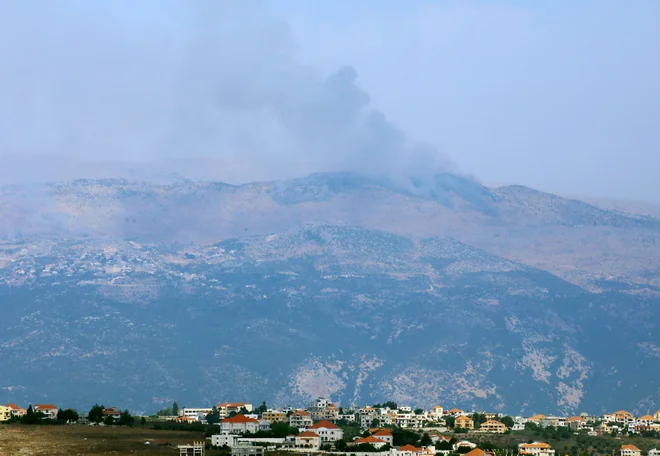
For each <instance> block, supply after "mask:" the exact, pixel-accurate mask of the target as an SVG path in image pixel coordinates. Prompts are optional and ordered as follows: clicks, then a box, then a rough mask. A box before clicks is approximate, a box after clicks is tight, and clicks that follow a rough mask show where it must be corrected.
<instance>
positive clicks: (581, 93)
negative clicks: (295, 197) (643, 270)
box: [0, 0, 660, 201]
mask: <svg viewBox="0 0 660 456" xmlns="http://www.w3.org/2000/svg"><path fill="white" fill-rule="evenodd" d="M658 23H660V2H657V1H653V0H648V1H645V0H627V1H625V2H623V1H609V0H598V1H588V0H584V1H562V0H557V1H552V2H529V1H514V0H510V1H507V0H501V1H494V0H493V1H470V0H463V1H458V0H455V1H451V0H450V1H445V0H407V1H405V2H403V1H395V0H363V1H361V2H337V1H332V0H317V1H314V2H311V1H303V0H263V1H250V0H247V1H241V2H220V1H213V0H189V1H185V0H181V1H178V0H143V1H141V2H129V1H127V0H115V1H110V0H106V1H101V0H99V1H97V2H85V1H83V0H59V1H56V0H44V1H36V0H26V1H24V2H2V3H1V4H0V52H2V53H3V56H5V57H4V58H3V60H4V61H5V62H6V64H3V71H2V72H0V99H2V100H3V103H2V104H0V156H8V155H9V156H12V157H13V158H14V159H15V157H16V156H22V157H32V156H34V155H37V156H44V155H45V156H48V157H51V158H52V157H70V156H73V157H78V158H79V159H84V160H88V161H92V162H93V161H99V160H100V161H106V162H107V161H146V162H148V161H153V160H161V161H162V160H178V163H180V162H181V160H184V161H190V162H191V163H192V162H193V159H198V158H200V157H201V158H204V159H211V160H213V161H212V162H209V161H206V162H204V163H207V164H208V163H214V164H215V165H213V166H218V167H220V168H222V170H224V174H223V173H220V174H221V176H220V177H224V176H227V175H228V177H230V178H231V179H233V180H236V181H248V180H261V179H276V178H284V177H292V176H296V175H301V174H306V173H309V172H315V171H339V170H351V171H368V172H375V173H401V174H407V175H410V174H414V175H424V174H433V173H436V172H440V171H446V170H449V171H452V172H461V173H465V174H468V175H472V176H474V177H475V178H476V179H478V180H480V181H482V182H484V183H487V184H493V185H495V184H522V185H528V186H531V187H535V188H538V189H541V190H546V191H552V192H556V193H561V194H567V195H575V196H604V197H616V198H622V199H635V200H647V201H660V184H659V183H658V182H660V180H659V179H658V178H657V174H658V170H660V27H657V24H658ZM3 154H4V155H3ZM4 161H5V176H6V175H7V174H8V173H7V170H8V169H9V168H10V167H15V169H11V171H12V172H11V173H10V174H11V175H12V176H29V175H30V173H34V174H36V173H37V171H36V167H37V165H35V164H34V162H35V161H34V160H28V165H25V161H23V164H21V165H20V166H19V165H17V164H16V163H17V161H16V160H14V161H10V160H8V159H7V160H4ZM8 163H11V164H10V165H8ZM43 163H52V162H48V161H46V160H44V161H43ZM211 167H212V166H211ZM53 168H54V167H53V166H52V165H49V166H48V171H52V170H53ZM206 168H207V171H208V168H209V166H206ZM107 169H110V168H107ZM2 176H3V174H2V170H0V181H1V180H2Z"/></svg>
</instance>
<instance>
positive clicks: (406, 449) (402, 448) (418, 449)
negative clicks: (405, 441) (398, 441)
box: [399, 445, 422, 453]
mask: <svg viewBox="0 0 660 456" xmlns="http://www.w3.org/2000/svg"><path fill="white" fill-rule="evenodd" d="M399 451H412V452H413V453H419V452H420V451H422V449H421V448H417V447H414V446H412V445H406V446H402V447H401V448H399Z"/></svg>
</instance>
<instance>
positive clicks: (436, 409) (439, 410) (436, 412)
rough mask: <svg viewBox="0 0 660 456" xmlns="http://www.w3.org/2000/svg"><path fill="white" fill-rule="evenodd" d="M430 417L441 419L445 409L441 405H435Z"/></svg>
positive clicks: (429, 414) (431, 418)
mask: <svg viewBox="0 0 660 456" xmlns="http://www.w3.org/2000/svg"><path fill="white" fill-rule="evenodd" d="M428 417H429V419H430V420H431V421H440V420H441V419H442V418H443V417H444V409H443V408H442V407H441V406H439V405H435V406H433V408H432V409H431V410H430V411H429V413H428Z"/></svg>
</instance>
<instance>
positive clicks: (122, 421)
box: [119, 410, 135, 427]
mask: <svg viewBox="0 0 660 456" xmlns="http://www.w3.org/2000/svg"><path fill="white" fill-rule="evenodd" d="M134 424H135V418H133V416H132V415H131V413H130V412H129V411H128V410H124V411H123V412H121V414H120V415H119V425H120V426H129V427H133V425H134Z"/></svg>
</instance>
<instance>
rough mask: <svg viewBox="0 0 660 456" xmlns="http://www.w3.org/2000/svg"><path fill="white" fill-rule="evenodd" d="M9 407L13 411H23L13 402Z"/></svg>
mask: <svg viewBox="0 0 660 456" xmlns="http://www.w3.org/2000/svg"><path fill="white" fill-rule="evenodd" d="M7 407H9V408H10V409H12V410H20V409H21V408H20V407H19V406H18V405H16V404H12V403H11V402H10V403H9V404H7Z"/></svg>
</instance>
